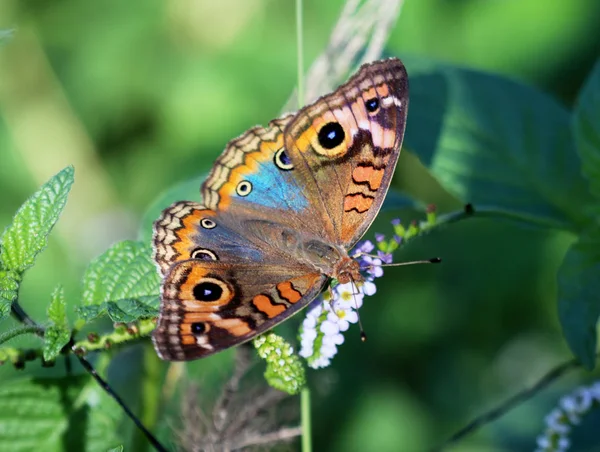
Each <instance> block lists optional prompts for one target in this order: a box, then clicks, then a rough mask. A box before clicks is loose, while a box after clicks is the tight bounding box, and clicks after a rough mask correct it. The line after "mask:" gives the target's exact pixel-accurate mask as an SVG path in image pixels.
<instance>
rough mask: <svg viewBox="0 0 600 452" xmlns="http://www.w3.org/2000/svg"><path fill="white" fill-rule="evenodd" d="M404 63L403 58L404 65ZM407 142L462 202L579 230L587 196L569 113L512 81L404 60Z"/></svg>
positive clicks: (544, 96) (586, 220) (582, 221)
mask: <svg viewBox="0 0 600 452" xmlns="http://www.w3.org/2000/svg"><path fill="white" fill-rule="evenodd" d="M409 62H410V61H409V60H407V63H409ZM407 66H408V69H409V71H408V72H409V74H411V88H410V89H411V103H410V111H409V115H408V125H407V132H406V140H405V145H406V146H407V148H408V150H410V151H412V152H414V153H415V154H416V155H417V156H418V157H419V159H420V160H421V162H422V163H423V164H424V165H425V166H426V167H427V168H428V169H429V170H430V171H431V173H432V174H433V175H434V176H435V177H436V178H437V179H438V181H439V182H440V184H441V185H442V186H443V187H444V188H445V189H446V190H448V192H450V193H451V194H452V195H454V196H456V197H457V198H458V199H460V200H461V201H462V202H465V203H467V202H471V203H473V204H474V206H475V208H476V209H477V207H478V206H481V207H484V208H487V209H492V210H497V211H505V212H507V213H510V214H514V215H516V216H518V217H521V218H523V219H525V220H528V221H531V222H536V223H539V224H543V225H546V226H549V227H556V228H568V229H580V228H581V226H582V225H585V224H586V223H587V222H588V221H589V220H588V217H587V215H586V214H585V208H586V206H588V205H589V204H590V203H591V202H592V198H591V195H590V194H589V191H588V189H587V184H586V181H585V179H584V178H583V177H582V175H581V172H580V165H581V164H580V160H579V157H578V155H577V153H576V152H575V147H574V140H573V136H572V133H571V127H570V114H569V112H568V111H567V110H566V109H565V108H563V107H562V106H561V105H559V104H558V103H557V102H555V101H554V100H552V99H551V98H549V97H548V96H546V95H544V94H543V93H540V92H538V91H536V90H535V89H533V88H530V87H527V86H524V85H522V84H519V83H516V82H514V81H511V80H507V79H504V78H501V77H497V76H493V75H488V74H484V73H478V72H475V71H470V70H466V69H459V68H454V67H447V66H442V65H432V64H429V65H426V64H419V63H415V64H414V66H413V65H410V64H407Z"/></svg>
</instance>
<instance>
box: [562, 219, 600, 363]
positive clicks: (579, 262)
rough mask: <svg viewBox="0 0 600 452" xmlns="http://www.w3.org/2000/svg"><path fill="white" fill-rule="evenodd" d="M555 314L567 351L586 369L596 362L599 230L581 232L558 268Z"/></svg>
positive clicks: (599, 305)
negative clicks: (568, 348) (556, 309)
mask: <svg viewBox="0 0 600 452" xmlns="http://www.w3.org/2000/svg"><path fill="white" fill-rule="evenodd" d="M558 315H559V320H560V324H561V327H562V330H563V334H564V335H565V339H566V340H567V343H568V344H569V347H570V348H571V351H572V352H573V353H574V354H575V356H576V357H577V358H578V359H579V360H580V361H581V363H582V364H583V365H584V366H585V367H586V368H587V369H593V368H594V366H595V363H596V346H597V335H596V324H597V323H598V317H599V316H600V230H599V229H597V228H596V229H594V230H593V231H588V232H586V234H584V235H582V236H581V237H580V238H579V240H578V241H577V242H575V243H574V244H573V245H571V247H570V248H569V250H568V251H567V254H566V256H565V259H564V260H563V262H562V264H561V266H560V269H559V271H558Z"/></svg>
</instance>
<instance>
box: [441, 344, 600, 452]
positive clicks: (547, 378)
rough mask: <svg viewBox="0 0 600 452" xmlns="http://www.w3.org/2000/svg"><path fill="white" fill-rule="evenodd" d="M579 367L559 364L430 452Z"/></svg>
mask: <svg viewBox="0 0 600 452" xmlns="http://www.w3.org/2000/svg"><path fill="white" fill-rule="evenodd" d="M598 356H600V352H598V353H596V357H598ZM580 367H581V363H580V362H579V361H578V360H576V359H572V360H570V361H567V362H564V363H562V364H559V365H558V366H556V367H554V368H553V369H551V370H550V371H548V372H547V373H546V374H545V375H543V376H542V378H540V379H539V380H538V381H537V382H536V383H535V384H533V385H532V386H530V387H529V388H525V389H523V390H522V391H520V392H518V393H516V394H515V395H513V396H512V397H510V398H509V399H507V400H505V401H504V402H502V403H501V404H500V405H498V406H497V407H495V408H492V409H491V410H489V411H487V412H485V413H483V414H481V415H479V416H477V417H476V418H475V419H473V420H472V421H471V422H469V423H468V424H467V425H465V426H464V427H463V428H461V429H460V430H459V431H457V432H456V433H454V434H453V435H452V436H451V437H450V438H448V439H447V440H446V441H444V443H442V444H440V445H439V446H438V447H436V448H434V449H432V452H438V451H442V450H444V449H446V448H447V447H449V446H451V445H453V444H455V443H457V442H458V441H460V440H462V439H463V438H465V437H466V436H468V435H470V434H471V433H474V432H475V431H477V430H479V429H480V428H481V427H483V426H484V425H487V424H489V423H490V422H492V421H495V420H496V419H498V418H500V417H502V416H504V415H505V414H506V413H508V412H509V411H511V410H512V409H513V408H516V407H518V406H520V405H521V404H522V403H524V402H526V401H527V400H529V399H531V398H532V397H533V396H534V395H536V394H538V393H539V392H540V391H541V390H543V389H545V388H546V387H547V386H549V385H550V384H551V383H554V382H555V381H556V380H557V379H558V378H559V377H562V376H563V375H564V374H566V373H567V372H569V371H571V370H573V369H578V368H580Z"/></svg>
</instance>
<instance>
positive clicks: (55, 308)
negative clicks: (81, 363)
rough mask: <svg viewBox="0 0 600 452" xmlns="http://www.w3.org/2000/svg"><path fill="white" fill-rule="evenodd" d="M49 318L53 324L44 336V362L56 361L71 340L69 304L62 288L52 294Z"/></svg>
mask: <svg viewBox="0 0 600 452" xmlns="http://www.w3.org/2000/svg"><path fill="white" fill-rule="evenodd" d="M48 317H49V318H50V321H51V322H52V324H51V325H50V326H49V327H48V328H46V333H45V334H44V350H43V353H44V360H46V361H54V360H55V359H56V358H57V357H58V355H59V354H60V351H61V350H62V349H63V347H64V346H65V345H67V344H68V343H69V340H70V339H71V330H70V328H69V325H68V322H67V303H66V301H65V294H64V290H63V288H62V287H60V286H59V287H57V288H56V289H55V290H54V292H53V293H52V301H51V302H50V306H48Z"/></svg>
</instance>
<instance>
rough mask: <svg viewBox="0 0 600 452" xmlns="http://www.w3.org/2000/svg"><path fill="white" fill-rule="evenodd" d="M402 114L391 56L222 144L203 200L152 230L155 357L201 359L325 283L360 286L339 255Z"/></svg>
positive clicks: (394, 146)
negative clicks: (157, 280)
mask: <svg viewBox="0 0 600 452" xmlns="http://www.w3.org/2000/svg"><path fill="white" fill-rule="evenodd" d="M407 110H408V77H407V74H406V70H405V68H404V65H403V64H402V62H401V61H400V60H399V59H397V58H392V59H387V60H382V61H376V62H373V63H369V64H365V65H363V66H362V67H361V68H360V69H359V70H358V72H357V73H356V74H355V75H354V76H353V77H351V78H350V79H349V80H348V81H347V82H346V83H345V84H343V85H342V86H340V87H339V88H338V89H337V90H335V91H334V92H333V93H331V94H328V95H325V96H323V97H321V98H319V99H318V100H317V101H316V102H314V103H313V104H312V105H308V106H306V107H304V108H302V109H301V110H300V111H298V112H297V113H295V114H289V115H285V116H283V117H281V118H279V119H275V120H273V121H271V122H270V123H269V125H268V126H267V127H260V126H257V127H253V128H251V129H250V130H248V131H247V132H245V133H244V134H242V135H241V136H239V137H238V138H236V139H234V140H232V141H230V142H229V143H228V144H227V146H226V147H225V150H224V151H223V153H222V154H221V156H220V157H219V158H218V159H217V161H216V162H215V164H214V166H213V167H212V170H211V171H210V173H209V175H208V177H207V179H206V181H205V182H204V183H203V185H202V188H201V193H202V200H203V203H202V204H199V203H196V202H191V201H181V202H176V203H174V204H173V205H171V206H170V207H169V208H167V209H166V210H164V211H163V212H162V214H161V216H160V218H159V219H158V220H157V221H156V222H155V223H154V230H153V248H154V253H153V257H154V260H155V261H156V264H157V266H158V268H159V271H160V273H161V275H162V277H163V281H162V285H161V306H160V314H159V317H158V321H157V327H156V329H155V330H154V332H153V335H152V339H153V342H154V347H155V349H156V351H157V353H158V355H159V356H160V357H161V358H162V359H166V360H171V361H185V360H192V359H197V358H202V357H205V356H208V355H210V354H212V353H216V352H218V351H221V350H223V349H226V348H228V347H231V346H234V345H237V344H240V343H243V342H246V341H248V340H250V339H252V338H254V337H255V336H257V335H259V334H261V333H263V332H265V331H267V330H268V329H270V328H271V327H273V326H274V325H277V324H278V323H280V322H282V321H283V320H285V319H287V318H288V317H290V316H292V315H293V314H295V313H296V312H298V311H299V310H300V309H302V308H303V307H305V306H306V305H308V304H309V303H310V302H311V301H312V300H313V299H314V298H316V297H317V295H318V294H319V293H320V292H321V290H322V289H323V288H324V287H325V285H326V284H327V282H328V281H329V280H330V279H331V278H335V279H336V280H338V281H339V282H340V283H348V282H351V281H353V282H355V283H360V282H361V281H362V280H363V276H362V275H361V273H360V268H359V263H358V262H357V261H356V260H354V259H353V258H352V257H350V255H349V250H351V249H352V247H353V245H354V244H355V243H356V242H357V241H358V240H359V239H360V238H361V236H362V235H363V234H364V233H365V231H366V230H367V228H368V227H369V226H370V224H371V223H372V222H373V220H374V219H375V216H376V215H377V213H378V211H379V209H380V207H381V204H382V203H383V200H384V198H385V195H386V192H387V190H388V188H389V185H390V182H391V179H392V175H393V173H394V169H395V167H396V162H397V160H398V156H399V155H400V148H401V144H402V138H403V136H404V129H405V125H406V114H407Z"/></svg>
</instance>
